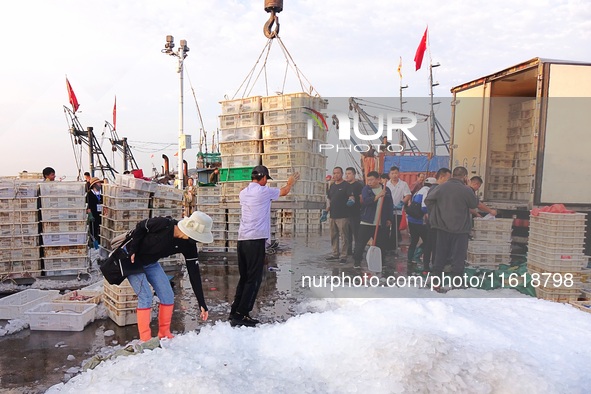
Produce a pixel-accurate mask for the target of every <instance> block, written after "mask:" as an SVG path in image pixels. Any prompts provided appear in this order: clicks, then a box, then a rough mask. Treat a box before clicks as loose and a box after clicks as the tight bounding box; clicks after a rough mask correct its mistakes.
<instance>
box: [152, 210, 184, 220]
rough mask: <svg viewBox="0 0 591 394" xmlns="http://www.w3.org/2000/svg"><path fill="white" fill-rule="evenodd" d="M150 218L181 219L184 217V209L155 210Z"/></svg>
mask: <svg viewBox="0 0 591 394" xmlns="http://www.w3.org/2000/svg"><path fill="white" fill-rule="evenodd" d="M151 211H152V214H151V215H150V217H153V218H155V217H158V216H170V217H171V218H175V219H180V218H182V217H183V208H154V209H152V210H151Z"/></svg>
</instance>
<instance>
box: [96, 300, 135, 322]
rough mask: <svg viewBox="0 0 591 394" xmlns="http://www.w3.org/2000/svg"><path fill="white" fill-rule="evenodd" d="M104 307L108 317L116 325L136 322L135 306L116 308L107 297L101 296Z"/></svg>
mask: <svg viewBox="0 0 591 394" xmlns="http://www.w3.org/2000/svg"><path fill="white" fill-rule="evenodd" d="M103 302H104V304H105V307H106V308H107V314H108V315H109V318H110V319H111V320H113V321H114V322H115V323H116V324H117V325H118V326H120V327H123V326H129V325H131V324H137V311H136V308H129V309H120V308H117V307H116V306H115V305H113V303H112V302H111V301H110V299H109V298H108V297H105V298H103Z"/></svg>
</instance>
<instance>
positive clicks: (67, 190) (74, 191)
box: [38, 182, 86, 197]
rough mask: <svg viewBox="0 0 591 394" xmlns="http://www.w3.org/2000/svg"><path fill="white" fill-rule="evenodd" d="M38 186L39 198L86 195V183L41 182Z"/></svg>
mask: <svg viewBox="0 0 591 394" xmlns="http://www.w3.org/2000/svg"><path fill="white" fill-rule="evenodd" d="M38 185H39V191H40V192H39V195H40V196H41V197H46V196H56V197H57V196H85V195H86V182H41V183H39V184H38Z"/></svg>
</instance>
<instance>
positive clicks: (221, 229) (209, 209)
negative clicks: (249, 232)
mask: <svg viewBox="0 0 591 394" xmlns="http://www.w3.org/2000/svg"><path fill="white" fill-rule="evenodd" d="M201 189H204V190H201ZM205 189H209V190H205ZM220 190H221V187H220V186H215V187H212V186H210V187H199V188H197V195H202V196H203V198H211V197H212V196H214V197H217V198H219V197H220ZM208 194H209V196H210V197H207V195H208ZM202 201H203V200H202ZM197 209H198V210H200V211H201V212H204V213H206V214H208V215H209V216H210V217H211V220H213V226H212V228H211V232H212V234H213V242H211V243H208V244H203V243H199V250H201V251H204V252H215V253H217V252H225V251H226V239H227V237H226V233H227V231H226V224H227V220H226V209H225V208H220V207H219V206H218V205H199V206H198V207H197Z"/></svg>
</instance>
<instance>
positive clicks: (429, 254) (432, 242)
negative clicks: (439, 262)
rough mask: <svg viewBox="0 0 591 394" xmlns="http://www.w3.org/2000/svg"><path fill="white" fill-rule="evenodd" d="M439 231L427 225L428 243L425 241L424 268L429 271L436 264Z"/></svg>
mask: <svg viewBox="0 0 591 394" xmlns="http://www.w3.org/2000/svg"><path fill="white" fill-rule="evenodd" d="M436 243H437V230H436V229H434V228H431V227H430V226H428V225H427V242H425V241H423V245H424V246H423V267H424V269H425V270H427V271H429V270H430V269H431V268H430V267H432V266H433V264H435V250H436V249H437V248H436Z"/></svg>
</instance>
